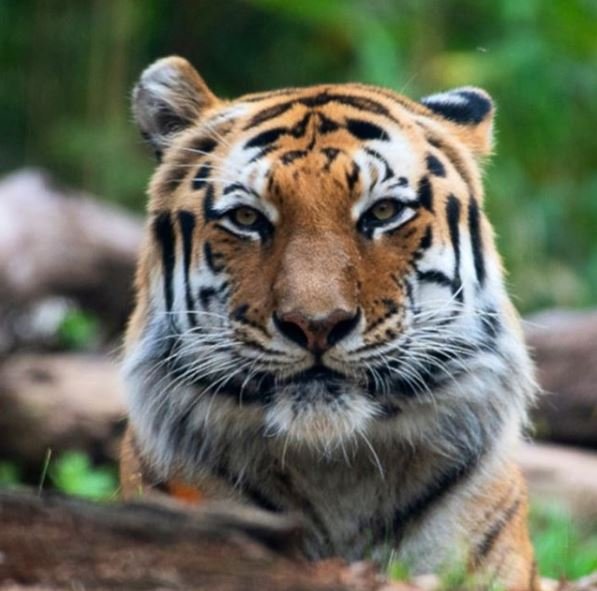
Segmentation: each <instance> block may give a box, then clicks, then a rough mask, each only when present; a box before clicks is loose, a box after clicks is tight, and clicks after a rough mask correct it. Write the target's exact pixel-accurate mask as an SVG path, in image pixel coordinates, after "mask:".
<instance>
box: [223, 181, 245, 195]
mask: <svg viewBox="0 0 597 591" xmlns="http://www.w3.org/2000/svg"><path fill="white" fill-rule="evenodd" d="M236 191H242V192H243V193H249V192H250V191H249V190H248V189H247V187H245V186H244V185H243V184H242V183H232V184H231V185H227V186H226V187H224V190H223V191H222V195H228V194H230V193H235V192H236Z"/></svg>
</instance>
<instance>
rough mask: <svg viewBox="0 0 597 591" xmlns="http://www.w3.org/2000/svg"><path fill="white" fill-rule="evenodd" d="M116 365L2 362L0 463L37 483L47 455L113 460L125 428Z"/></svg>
mask: <svg viewBox="0 0 597 591" xmlns="http://www.w3.org/2000/svg"><path fill="white" fill-rule="evenodd" d="M124 417H125V408H124V395H123V392H122V386H121V384H120V380H119V377H118V371H117V366H116V362H115V361H112V360H110V359H109V358H107V357H104V356H99V355H84V354H62V353H54V354H19V355H13V356H10V357H8V358H6V359H4V360H2V361H0V433H1V435H0V458H5V459H10V460H13V461H15V460H16V461H17V462H18V463H19V465H20V466H21V467H22V468H23V469H24V470H25V472H27V473H30V474H32V476H33V478H34V479H35V480H37V478H38V477H39V474H40V472H41V467H42V464H43V462H44V458H45V456H46V453H47V450H48V449H52V453H53V455H54V456H58V455H60V453H61V452H63V451H65V450H68V449H78V450H81V451H84V452H86V453H87V454H88V455H89V456H90V457H91V458H92V459H93V460H95V461H98V462H105V461H115V460H116V458H117V456H118V448H119V441H120V435H121V433H122V431H123V427H124Z"/></svg>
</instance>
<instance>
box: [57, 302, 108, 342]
mask: <svg viewBox="0 0 597 591" xmlns="http://www.w3.org/2000/svg"><path fill="white" fill-rule="evenodd" d="M98 332H99V322H98V320H97V318H96V317H95V316H92V315H91V314H89V313H87V312H84V311H82V310H76V309H74V310H70V311H69V312H68V313H67V314H66V315H65V317H64V319H63V320H62V322H61V324H60V326H59V327H58V341H59V343H60V346H61V347H62V348H64V349H75V350H79V349H86V348H88V347H89V346H90V345H92V344H93V343H94V341H96V340H97V336H98Z"/></svg>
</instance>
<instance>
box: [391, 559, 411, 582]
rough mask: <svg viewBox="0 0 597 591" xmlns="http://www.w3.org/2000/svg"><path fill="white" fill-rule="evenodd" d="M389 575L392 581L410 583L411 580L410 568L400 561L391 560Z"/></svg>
mask: <svg viewBox="0 0 597 591" xmlns="http://www.w3.org/2000/svg"><path fill="white" fill-rule="evenodd" d="M387 573H388V577H389V578H390V580H392V581H408V580H409V579H410V571H409V568H408V566H407V565H406V564H404V563H403V562H401V561H400V560H391V561H390V563H389V565H388V568H387Z"/></svg>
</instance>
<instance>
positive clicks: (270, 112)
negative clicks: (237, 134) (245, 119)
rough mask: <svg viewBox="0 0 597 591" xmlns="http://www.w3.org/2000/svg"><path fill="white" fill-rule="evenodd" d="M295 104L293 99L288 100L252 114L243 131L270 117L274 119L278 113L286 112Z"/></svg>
mask: <svg viewBox="0 0 597 591" xmlns="http://www.w3.org/2000/svg"><path fill="white" fill-rule="evenodd" d="M295 104H296V103H295V101H288V102H285V103H280V104H277V105H274V106H272V107H268V108H267V109H263V110H261V111H259V112H258V113H256V114H255V115H253V117H251V119H250V120H249V123H247V125H245V127H243V131H247V130H248V129H251V128H252V127H256V126H257V125H261V124H262V123H265V122H266V121H269V120H270V119H274V118H276V117H279V116H280V115H283V114H284V113H286V111H289V110H290V109H292V107H294V105H295Z"/></svg>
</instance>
